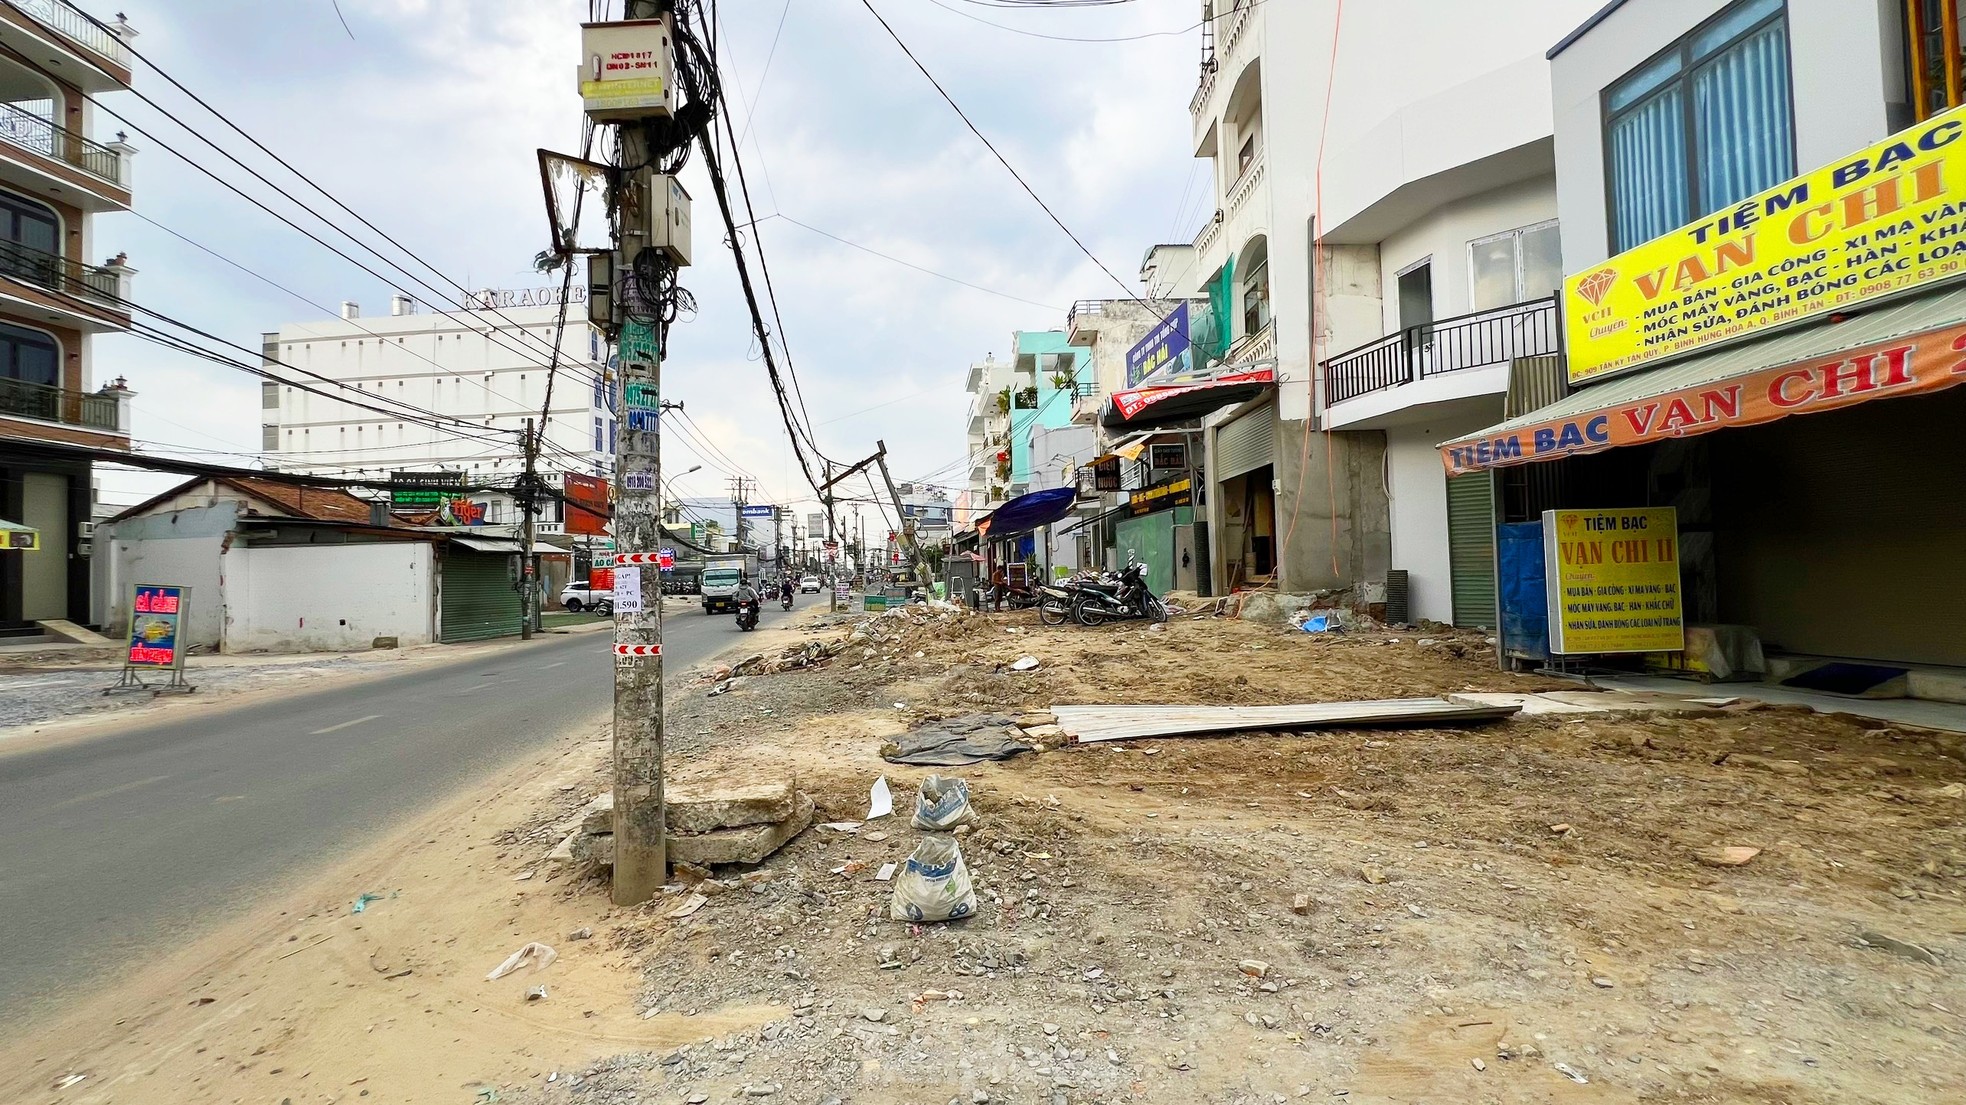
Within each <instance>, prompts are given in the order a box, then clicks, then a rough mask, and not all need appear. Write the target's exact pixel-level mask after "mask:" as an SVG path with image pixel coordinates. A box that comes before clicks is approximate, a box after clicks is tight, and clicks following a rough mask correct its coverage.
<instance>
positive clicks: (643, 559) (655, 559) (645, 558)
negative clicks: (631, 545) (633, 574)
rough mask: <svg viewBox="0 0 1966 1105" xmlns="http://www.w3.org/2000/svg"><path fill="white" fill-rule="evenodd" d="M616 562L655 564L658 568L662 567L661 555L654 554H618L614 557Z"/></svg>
mask: <svg viewBox="0 0 1966 1105" xmlns="http://www.w3.org/2000/svg"><path fill="white" fill-rule="evenodd" d="M614 562H615V563H616V564H654V565H656V566H657V567H661V565H662V557H661V554H660V553H652V552H629V553H616V554H615V555H614Z"/></svg>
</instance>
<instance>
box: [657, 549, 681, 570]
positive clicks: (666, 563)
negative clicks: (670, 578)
mask: <svg viewBox="0 0 1966 1105" xmlns="http://www.w3.org/2000/svg"><path fill="white" fill-rule="evenodd" d="M655 562H656V564H657V566H659V567H660V568H661V569H662V570H663V571H665V572H666V571H668V570H669V569H671V568H673V567H675V566H676V554H675V553H672V552H670V551H669V550H668V549H663V550H662V551H661V552H659V553H656V554H655Z"/></svg>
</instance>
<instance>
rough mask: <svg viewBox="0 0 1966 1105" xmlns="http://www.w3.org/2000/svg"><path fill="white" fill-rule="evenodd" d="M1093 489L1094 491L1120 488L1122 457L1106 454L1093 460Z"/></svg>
mask: <svg viewBox="0 0 1966 1105" xmlns="http://www.w3.org/2000/svg"><path fill="white" fill-rule="evenodd" d="M1092 489H1093V490H1094V491H1118V490H1119V489H1120V458H1118V457H1116V456H1105V457H1100V458H1099V459H1098V460H1096V461H1093V462H1092Z"/></svg>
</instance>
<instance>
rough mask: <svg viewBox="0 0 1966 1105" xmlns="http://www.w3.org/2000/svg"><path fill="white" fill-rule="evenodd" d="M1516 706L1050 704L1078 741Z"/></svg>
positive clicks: (1405, 701) (1483, 717)
mask: <svg viewBox="0 0 1966 1105" xmlns="http://www.w3.org/2000/svg"><path fill="white" fill-rule="evenodd" d="M1521 708H1522V707H1521V706H1519V705H1503V704H1486V703H1479V702H1473V701H1469V700H1466V699H1455V698H1395V699H1373V700H1365V701H1358V702H1308V703H1301V704H1296V705H1288V706H1199V705H1179V704H1173V705H1166V706H1121V705H1086V706H1053V707H1052V708H1051V712H1052V714H1053V716H1055V717H1056V718H1057V721H1058V727H1059V728H1060V729H1062V730H1063V731H1064V732H1065V734H1066V735H1067V736H1070V737H1071V738H1073V739H1074V740H1076V741H1079V742H1080V743H1087V744H1090V743H1096V742H1099V741H1115V740H1138V739H1142V738H1146V737H1177V736H1198V735H1205V734H1209V733H1233V732H1237V731H1243V730H1250V729H1266V730H1267V729H1282V730H1289V729H1315V728H1348V727H1352V726H1381V725H1413V724H1451V723H1457V722H1468V721H1492V720H1495V719H1498V718H1504V717H1508V716H1510V715H1511V714H1514V713H1516V712H1517V711H1519V710H1520V709H1521Z"/></svg>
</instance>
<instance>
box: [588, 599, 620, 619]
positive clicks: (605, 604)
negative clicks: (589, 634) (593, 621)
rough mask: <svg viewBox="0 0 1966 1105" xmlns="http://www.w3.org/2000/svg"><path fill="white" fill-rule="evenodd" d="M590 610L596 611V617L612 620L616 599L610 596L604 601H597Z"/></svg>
mask: <svg viewBox="0 0 1966 1105" xmlns="http://www.w3.org/2000/svg"><path fill="white" fill-rule="evenodd" d="M588 609H590V610H592V611H594V613H595V615H597V616H599V617H603V618H612V617H614V598H613V597H612V596H610V597H608V598H604V599H597V600H595V602H594V605H593V606H591V607H589V608H588Z"/></svg>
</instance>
